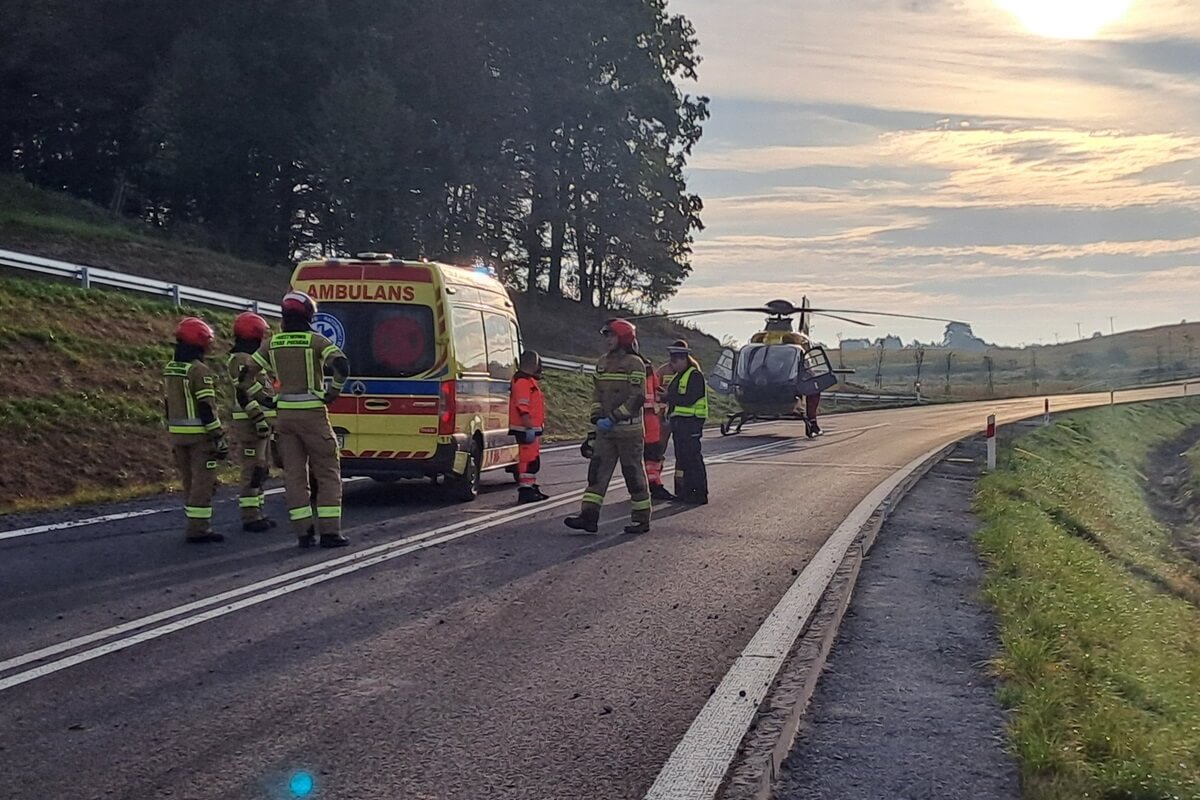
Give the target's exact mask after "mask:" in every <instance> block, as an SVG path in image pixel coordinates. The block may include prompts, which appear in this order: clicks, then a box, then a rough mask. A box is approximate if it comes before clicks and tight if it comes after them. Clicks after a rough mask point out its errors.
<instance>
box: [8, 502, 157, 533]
mask: <svg viewBox="0 0 1200 800" xmlns="http://www.w3.org/2000/svg"><path fill="white" fill-rule="evenodd" d="M170 510H171V509H168V508H149V509H145V510H142V511H126V512H124V513H121V514H105V515H104V516H102V517H88V518H87V519H76V520H71V521H70V522H54V523H51V524H49V525H36V526H34V527H32V528H17V529H16V530H11V531H0V540H2V539H17V538H20V537H22V536H33V535H34V534H35V533H49V532H50V531H62V530H66V529H67V528H82V527H84V526H86V525H98V524H100V523H101V522H114V521H116V520H119V519H132V518H134V517H148V516H150V515H151V514H162V513H164V512H166V511H170Z"/></svg>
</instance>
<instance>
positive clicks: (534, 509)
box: [0, 439, 793, 691]
mask: <svg viewBox="0 0 1200 800" xmlns="http://www.w3.org/2000/svg"><path fill="white" fill-rule="evenodd" d="M792 443H793V440H791V439H785V440H782V441H778V442H768V443H766V444H762V445H756V446H752V447H747V448H744V449H742V450H736V451H734V452H732V453H727V454H724V455H721V456H717V457H716V458H713V459H711V462H712V463H723V462H726V461H730V460H733V458H734V457H736V456H740V455H750V454H755V453H761V452H763V451H765V450H773V449H776V448H780V447H785V446H787V445H789V444H792ZM582 497H583V491H582V490H579V491H574V492H571V493H570V494H566V495H562V496H560V497H556V498H554V499H553V500H549V501H547V502H544V503H538V504H537V505H534V506H520V507H517V508H507V509H501V510H499V511H493V512H491V513H489V514H486V515H484V516H482V517H479V518H477V519H472V520H463V521H460V522H455V523H452V524H449V525H443V526H441V527H438V528H433V529H431V530H428V531H424V532H422V533H418V534H414V535H412V536H407V537H405V538H403V539H400V540H398V541H394V542H387V543H384V544H379V545H375V546H374V547H368V548H367V549H365V550H360V551H357V552H353V553H348V554H346V555H344V556H341V557H338V558H333V559H330V560H328V561H321V562H320V563H317V564H312V565H310V566H307V567H302V568H300V569H296V570H292V571H290V572H285V573H282V574H280V575H276V576H274V577H271V578H267V579H265V580H261V581H257V582H255V583H251V584H247V585H245V586H240V587H238V588H236V589H230V590H229V591H227V592H221V593H220V594H215V595H212V596H211V597H205V598H203V599H200V600H196V601H193V602H191V603H185V604H184V605H181V606H176V607H175V608H170V609H167V610H165V611H159V612H157V613H154V614H150V615H147V616H145V617H141V618H139V619H135V620H131V621H129V622H125V623H122V624H120V625H114V626H113V627H111V628H105V629H103V630H99V631H96V632H94V633H89V634H86V635H84V636H79V637H76V638H74V639H69V640H67V641H64V642H59V643H57V644H52V645H49V646H48V647H43V648H41V649H39V650H34V651H32V652H29V653H24V654H22V655H18V656H14V657H12V658H9V659H6V660H4V661H0V676H3V677H0V691H4V690H6V689H11V688H13V687H15V686H20V685H21V684H23V683H28V682H30V681H33V680H36V679H38V678H42V677H45V676H47V675H53V674H54V673H56V672H61V671H62V670H64V669H69V668H70V667H74V666H76V665H79V664H83V663H85V662H88V661H92V660H94V659H97V658H100V657H101V656H105V655H108V654H109V653H116V652H118V651H121V650H125V649H127V648H130V647H133V646H134V645H138V644H141V643H143V642H148V641H151V640H153V639H159V638H161V637H163V636H167V635H168V634H172V633H175V632H177V631H181V630H184V629H185V628H190V627H192V626H193V625H199V624H200V623H202V622H208V621H209V620H212V619H216V618H218V617H223V616H225V615H227V614H232V613H234V612H235V611H240V610H241V609H243V608H249V607H251V606H256V605H258V604H260V603H265V602H267V601H269V600H273V599H275V598H276V597H282V596H283V595H287V594H291V593H292V592H298V591H300V590H301V589H307V588H309V587H310V586H316V585H318V584H322V583H325V582H327V581H331V580H334V579H335V578H340V577H342V576H343V575H349V574H350V573H353V572H358V571H359V570H363V569H366V568H368V567H373V566H375V565H377V564H382V563H384V562H386V561H391V560H392V559H394V558H399V557H401V556H405V555H408V554H409V553H415V552H417V551H419V550H425V549H427V548H430V547H436V546H438V545H440V544H445V543H447V542H452V541H454V540H455V539H461V538H463V537H464V536H470V535H471V534H473V533H479V532H480V531H485V530H488V529H490V528H495V527H499V526H501V525H505V524H507V523H510V522H515V521H517V520H520V519H524V518H526V517H532V516H536V515H541V514H545V513H546V512H547V511H549V510H551V509H554V508H558V507H560V506H565V505H569V504H572V503H577V502H579V500H580V499H581V498H582ZM39 662H42V663H39ZM31 665H36V666H31Z"/></svg>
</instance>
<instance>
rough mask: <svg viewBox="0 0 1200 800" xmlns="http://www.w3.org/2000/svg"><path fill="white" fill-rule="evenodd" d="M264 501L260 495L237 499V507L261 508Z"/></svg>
mask: <svg viewBox="0 0 1200 800" xmlns="http://www.w3.org/2000/svg"><path fill="white" fill-rule="evenodd" d="M265 501H266V498H264V497H263V496H262V495H259V496H258V497H239V498H238V506H239V507H241V508H262V506H263V505H264V503H265Z"/></svg>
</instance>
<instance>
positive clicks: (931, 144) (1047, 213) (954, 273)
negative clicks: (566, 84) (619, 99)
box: [672, 0, 1200, 341]
mask: <svg viewBox="0 0 1200 800" xmlns="http://www.w3.org/2000/svg"><path fill="white" fill-rule="evenodd" d="M672 9H673V10H674V11H677V12H682V13H685V14H687V15H688V16H689V17H691V18H692V19H693V20H694V21H695V23H696V25H697V30H698V33H699V37H700V41H701V52H702V53H703V55H704V56H705V62H704V64H703V65H702V69H701V79H702V83H703V86H702V88H703V90H704V91H706V92H708V93H710V94H711V95H712V96H713V101H712V111H713V115H714V116H713V119H712V120H711V121H710V122H709V124H708V127H707V132H706V137H705V139H704V140H702V142H701V144H700V146H699V148H698V150H697V152H696V153H695V156H694V158H693V159H692V161H691V164H690V165H689V176H690V177H689V180H690V182H691V185H692V187H693V188H694V189H695V190H696V191H699V192H700V193H701V194H702V196H703V197H704V198H705V213H704V220H705V223H706V225H707V229H706V230H705V231H704V232H703V233H702V234H701V235H700V236H699V237H698V241H697V242H696V246H695V253H694V259H693V264H694V273H693V276H692V277H691V278H690V279H689V281H688V282H687V283H686V284H685V286H684V289H683V291H682V292H681V293H680V296H679V297H678V298H677V300H676V301H675V302H673V303H672V307H673V308H695V307H698V305H697V304H700V305H711V304H713V303H714V301H720V300H724V299H729V300H730V301H731V302H732V301H734V299H735V298H736V301H737V302H739V303H748V304H752V303H760V302H763V301H764V300H765V299H768V298H769V297H772V296H784V297H792V296H794V295H795V294H796V293H797V292H799V293H803V292H804V291H808V292H809V293H810V294H812V295H814V296H815V298H814V299H816V300H817V302H826V303H828V302H838V303H839V304H847V305H853V304H857V305H867V306H868V307H871V306H872V305H875V304H881V303H885V304H888V305H889V306H895V305H900V306H903V307H904V308H903V309H901V310H912V311H915V312H916V313H921V312H922V311H924V312H937V311H943V312H945V313H951V310H953V311H954V313H952V314H951V315H957V314H958V311H959V310H961V311H962V312H963V313H962V314H961V315H962V316H968V318H970V319H971V320H972V321H973V322H976V324H977V330H978V331H980V332H981V333H983V335H985V336H986V337H987V338H990V339H993V340H1004V339H1005V338H1006V337H1007V339H1009V340H1011V341H1020V340H1027V341H1035V340H1036V339H1037V338H1039V337H1048V335H1049V333H1050V332H1051V329H1052V328H1055V329H1061V325H1062V323H1061V322H1060V318H1061V317H1063V316H1068V317H1070V318H1072V319H1075V318H1078V319H1081V320H1084V321H1085V327H1090V328H1103V329H1105V330H1107V319H1108V316H1109V315H1111V314H1113V313H1119V315H1120V316H1121V319H1122V322H1123V323H1124V324H1125V325H1127V326H1128V325H1133V324H1137V323H1143V324H1154V323H1156V322H1161V321H1162V320H1163V319H1164V318H1166V319H1172V318H1178V317H1182V316H1187V313H1186V309H1187V307H1188V306H1189V304H1190V303H1191V299H1190V298H1191V297H1193V296H1194V292H1195V290H1196V289H1198V288H1200V274H1198V272H1197V269H1196V267H1194V266H1193V265H1195V264H1198V263H1200V237H1198V236H1197V233H1198V231H1197V225H1196V222H1197V220H1200V81H1196V80H1195V77H1196V74H1197V73H1200V14H1197V13H1196V8H1195V5H1194V3H1193V2H1191V1H1190V0H1135V2H1134V3H1133V6H1132V10H1131V13H1130V14H1129V16H1128V18H1127V19H1125V20H1123V21H1122V22H1121V23H1120V24H1117V25H1113V26H1111V27H1109V28H1107V29H1105V31H1104V33H1103V37H1102V38H1101V39H1100V40H1097V41H1058V40H1053V39H1043V38H1039V37H1035V36H1032V35H1030V34H1029V33H1027V32H1026V31H1024V30H1022V29H1021V27H1020V25H1019V23H1018V22H1017V21H1016V20H1015V18H1014V17H1012V16H1010V15H1009V14H1007V13H1006V12H1004V11H1002V10H1001V9H999V8H998V7H997V6H996V4H995V3H994V2H992V0H928V1H927V2H912V1H911V0H907V1H906V0H837V2H834V0H805V1H804V2H803V3H796V2H791V1H790V0H744V2H742V3H739V4H732V3H729V2H727V0H672ZM747 43H753V46H752V47H750V46H747ZM831 298H832V299H831ZM1088 319H1090V320H1092V322H1090V323H1087V322H1086V320H1088ZM754 322H755V321H754V320H750V321H747V320H743V319H741V318H736V319H728V318H726V317H725V316H721V317H717V318H713V319H712V321H711V322H710V321H709V320H707V319H706V321H705V327H706V329H707V328H710V327H711V328H712V329H714V330H716V331H717V332H718V333H732V334H734V335H743V334H744V333H745V329H746V328H748V327H752V326H753V324H754ZM1101 323H1104V324H1101ZM886 327H887V329H888V330H894V331H895V332H896V333H899V334H900V335H902V336H903V337H904V338H906V339H908V338H911V337H913V336H919V337H920V338H922V339H929V338H931V336H930V331H929V329H928V324H926V323H912V324H909V323H903V322H897V323H896V324H895V325H891V324H889V325H888V326H886ZM935 327H936V326H935ZM1071 329H1072V330H1073V323H1072V327H1071ZM934 338H936V337H934Z"/></svg>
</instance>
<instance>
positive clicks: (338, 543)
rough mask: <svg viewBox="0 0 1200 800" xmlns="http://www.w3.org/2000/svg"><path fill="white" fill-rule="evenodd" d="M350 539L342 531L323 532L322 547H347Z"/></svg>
mask: <svg viewBox="0 0 1200 800" xmlns="http://www.w3.org/2000/svg"><path fill="white" fill-rule="evenodd" d="M349 544H350V540H349V539H347V538H346V537H345V536H343V535H342V534H340V533H322V534H321V547H346V546H347V545H349Z"/></svg>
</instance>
